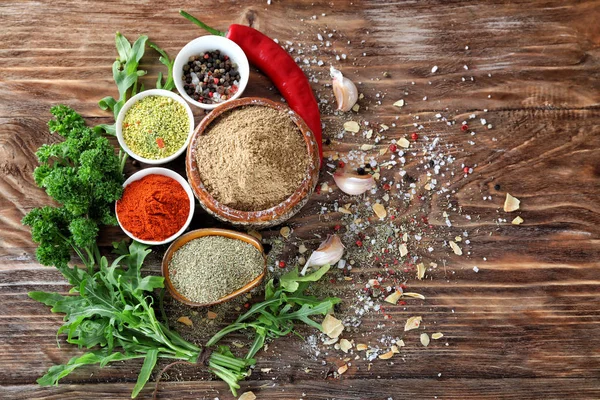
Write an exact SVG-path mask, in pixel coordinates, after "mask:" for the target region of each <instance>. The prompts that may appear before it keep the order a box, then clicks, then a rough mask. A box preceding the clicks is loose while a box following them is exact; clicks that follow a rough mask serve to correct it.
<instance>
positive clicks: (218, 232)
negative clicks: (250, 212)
mask: <svg viewBox="0 0 600 400" xmlns="http://www.w3.org/2000/svg"><path fill="white" fill-rule="evenodd" d="M203 236H224V237H227V238H230V239H237V240H242V241H244V242H246V243H250V244H251V245H252V246H254V247H256V249H257V250H258V251H260V253H261V254H262V256H263V259H264V261H265V265H264V267H263V271H262V272H261V274H260V275H259V276H257V277H256V278H254V279H253V280H252V281H250V282H248V283H247V284H246V285H245V286H243V287H241V288H239V289H237V290H235V291H233V292H231V293H230V294H228V295H226V296H223V297H221V298H220V299H218V300H215V301H212V302H209V303H197V302H195V301H192V300H190V299H188V298H187V297H185V296H183V295H182V294H181V293H179V292H178V291H177V289H175V287H174V286H173V283H172V282H171V277H170V275H169V264H170V263H171V258H172V257H173V254H174V253H175V252H176V251H177V250H179V248H180V247H181V246H183V245H184V244H186V243H187V242H189V241H190V240H193V239H198V238H200V237H203ZM266 270H267V257H266V256H265V251H264V249H263V247H262V244H261V243H260V242H259V241H258V240H257V239H256V238H254V237H252V236H250V235H246V234H245V233H240V232H236V231H231V230H228V229H216V228H207V229H197V230H195V231H191V232H188V233H186V234H185V235H183V236H181V237H179V238H178V239H177V240H175V241H174V242H173V243H172V244H171V245H170V246H169V248H168V249H167V251H166V253H165V255H164V256H163V260H162V268H161V272H162V275H163V277H164V278H165V286H166V288H167V290H168V291H169V293H170V294H171V296H173V297H174V298H175V299H177V300H178V301H180V302H182V303H184V304H187V305H188V306H194V307H206V306H212V305H215V304H220V303H223V302H225V301H228V300H231V299H233V298H234V297H237V296H239V295H240V294H243V293H246V292H248V291H249V290H250V289H252V288H254V287H256V286H258V284H259V283H260V282H261V281H262V280H263V279H264V277H265V273H266Z"/></svg>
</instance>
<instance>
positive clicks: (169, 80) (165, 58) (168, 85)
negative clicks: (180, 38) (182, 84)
mask: <svg viewBox="0 0 600 400" xmlns="http://www.w3.org/2000/svg"><path fill="white" fill-rule="evenodd" d="M148 46H150V47H152V48H153V49H154V50H156V51H157V52H158V53H159V54H160V58H159V59H158V60H159V61H160V62H161V63H163V64H164V65H165V66H166V67H167V77H166V79H165V83H164V84H163V83H162V80H163V74H162V72H159V73H158V79H157V81H156V88H157V89H164V90H173V89H174V88H175V81H174V80H173V65H174V64H175V59H173V60H171V59H170V58H169V55H168V54H167V52H166V51H164V50H163V49H161V48H160V47H158V46H157V45H156V44H154V43H152V42H148Z"/></svg>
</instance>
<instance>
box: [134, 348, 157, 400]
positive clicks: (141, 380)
mask: <svg viewBox="0 0 600 400" xmlns="http://www.w3.org/2000/svg"><path fill="white" fill-rule="evenodd" d="M157 359H158V350H157V349H152V350H150V351H148V353H146V358H145V359H144V365H142V369H141V371H140V374H139V375H138V379H137V382H136V383H135V386H134V387H133V392H132V393H131V398H135V397H137V395H138V394H139V393H140V391H141V390H142V389H143V388H144V385H145V384H146V382H148V379H150V374H151V373H152V370H153V369H154V367H155V366H156V360H157Z"/></svg>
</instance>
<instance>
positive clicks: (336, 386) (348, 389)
mask: <svg viewBox="0 0 600 400" xmlns="http://www.w3.org/2000/svg"><path fill="white" fill-rule="evenodd" d="M507 388H510V391H507ZM131 389H133V383H130V384H123V383H122V384H118V385H115V384H97V385H86V386H81V385H61V386H59V387H56V388H43V389H42V388H40V387H38V386H35V385H19V386H0V394H4V395H5V396H10V398H11V399H14V400H41V399H44V400H76V399H81V398H83V397H88V396H101V398H103V399H123V400H125V399H128V398H129V394H130V392H131ZM152 390H153V386H152V387H148V388H147V389H145V390H144V391H143V392H142V393H141V394H140V397H138V398H139V399H151V398H152V397H151V393H152ZM242 390H252V391H253V392H254V393H255V394H256V395H257V397H258V398H259V399H267V400H268V399H273V400H292V399H310V400H313V399H314V400H320V399H321V400H326V399H327V400H329V399H336V400H381V399H390V398H391V399H403V398H419V399H421V398H422V399H434V398H436V397H437V398H444V399H457V400H467V399H477V400H484V399H498V398H502V399H507V400H511V399H514V400H537V399H542V398H543V399H548V400H554V399H562V398H571V399H594V398H598V396H600V390H598V387H597V386H596V385H594V382H593V381H592V380H589V379H587V380H584V379H445V378H444V377H443V375H442V377H440V378H437V379H436V378H435V377H423V378H421V379H404V378H400V377H397V378H396V379H393V380H386V379H370V380H365V381H363V384H362V385H357V384H356V382H353V381H349V380H341V381H324V380H317V381H314V380H312V381H306V380H303V381H295V382H293V383H286V382H279V381H275V382H274V381H273V380H262V381H256V382H251V383H248V384H245V385H244V386H243V387H242ZM240 393H241V392H240ZM215 398H219V399H220V400H230V399H234V397H233V396H231V394H230V393H228V390H227V387H226V386H225V385H224V384H223V382H216V381H209V382H203V381H199V382H194V383H193V384H192V383H190V382H165V383H161V385H160V391H159V392H158V399H160V400H162V399H165V400H166V399H178V400H179V399H182V400H183V399H190V400H191V399H194V400H197V399H202V400H213V399H215Z"/></svg>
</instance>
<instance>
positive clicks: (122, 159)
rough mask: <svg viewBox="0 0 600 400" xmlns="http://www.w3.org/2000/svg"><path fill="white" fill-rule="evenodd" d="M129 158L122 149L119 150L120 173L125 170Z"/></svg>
mask: <svg viewBox="0 0 600 400" xmlns="http://www.w3.org/2000/svg"><path fill="white" fill-rule="evenodd" d="M128 158H129V154H127V153H126V152H124V151H123V149H119V167H120V168H121V173H123V171H124V170H125V163H126V162H127V159H128Z"/></svg>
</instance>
